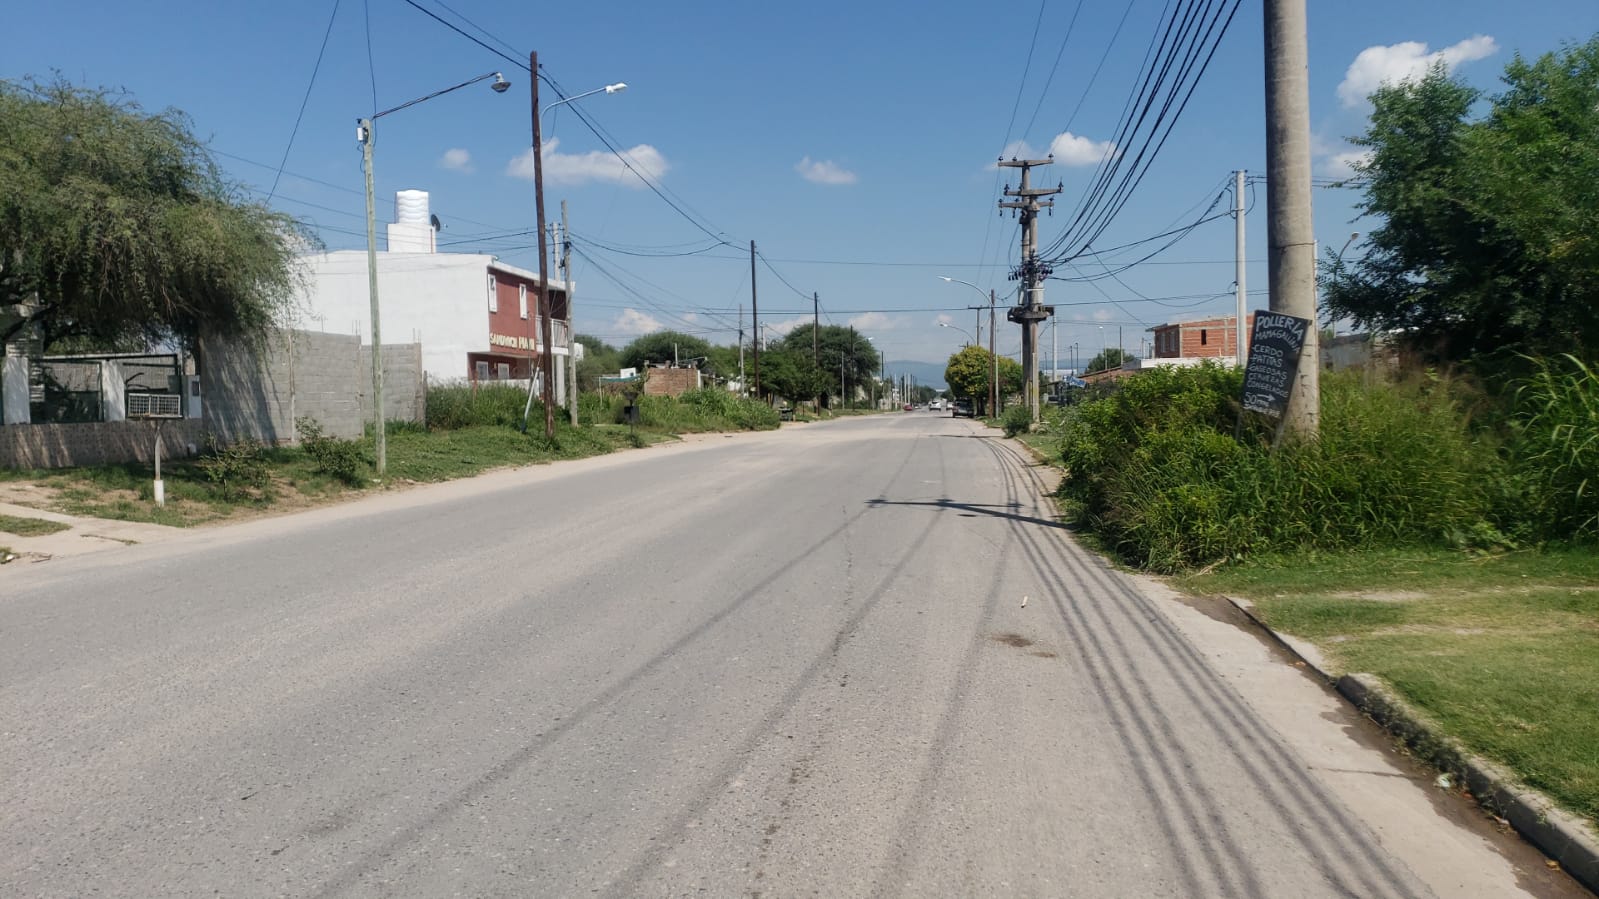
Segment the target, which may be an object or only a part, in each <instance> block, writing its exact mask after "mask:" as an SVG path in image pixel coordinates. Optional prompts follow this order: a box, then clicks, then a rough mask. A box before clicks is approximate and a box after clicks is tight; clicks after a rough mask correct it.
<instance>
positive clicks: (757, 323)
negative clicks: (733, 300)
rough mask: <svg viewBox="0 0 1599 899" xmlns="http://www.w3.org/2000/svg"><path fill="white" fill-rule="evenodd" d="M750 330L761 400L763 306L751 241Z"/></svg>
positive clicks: (756, 396)
mask: <svg viewBox="0 0 1599 899" xmlns="http://www.w3.org/2000/svg"><path fill="white" fill-rule="evenodd" d="M750 330H751V331H753V332H754V333H755V348H754V350H753V355H754V357H755V360H754V361H755V398H756V399H760V398H761V304H760V303H759V302H758V301H757V300H756V298H755V241H753V240H751V241H750Z"/></svg>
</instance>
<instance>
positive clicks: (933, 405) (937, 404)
mask: <svg viewBox="0 0 1599 899" xmlns="http://www.w3.org/2000/svg"><path fill="white" fill-rule="evenodd" d="M927 408H928V409H929V410H931V411H933V412H940V411H943V408H944V401H943V400H933V401H932V402H930V403H928V404H927Z"/></svg>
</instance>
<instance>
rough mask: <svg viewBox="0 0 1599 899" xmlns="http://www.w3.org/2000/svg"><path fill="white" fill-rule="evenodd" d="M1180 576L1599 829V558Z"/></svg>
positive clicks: (1312, 559) (1278, 567)
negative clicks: (1382, 684) (1236, 604)
mask: <svg viewBox="0 0 1599 899" xmlns="http://www.w3.org/2000/svg"><path fill="white" fill-rule="evenodd" d="M1177 583H1178V584H1179V585H1180V586H1182V587H1183V588H1184V589H1187V590H1189V591H1191V592H1198V593H1213V594H1214V593H1226V594H1231V595H1235V596H1244V597H1247V598H1249V599H1250V600H1251V601H1253V602H1254V603H1255V605H1256V608H1257V610H1258V612H1259V614H1260V615H1261V617H1262V618H1263V619H1264V620H1265V621H1266V622H1267V623H1268V624H1270V625H1271V626H1272V627H1273V628H1275V629H1277V630H1280V631H1283V632H1285V633H1290V634H1293V635H1295V636H1298V637H1302V638H1304V639H1307V640H1310V641H1311V642H1312V643H1314V644H1316V645H1317V647H1318V648H1320V649H1321V650H1322V652H1323V653H1324V654H1325V655H1326V656H1327V659H1328V662H1329V663H1330V664H1331V665H1333V666H1334V668H1335V669H1336V673H1339V674H1343V673H1348V672H1355V671H1361V672H1366V673H1369V674H1373V675H1376V676H1377V677H1380V678H1382V679H1383V680H1384V681H1386V682H1387V683H1388V684H1389V685H1390V686H1392V687H1393V688H1394V689H1395V690H1396V691H1397V692H1398V693H1399V694H1400V695H1401V696H1403V697H1404V698H1405V699H1407V700H1409V701H1410V702H1411V703H1412V704H1414V705H1415V706H1416V707H1417V708H1418V709H1420V710H1421V711H1422V712H1424V713H1425V714H1426V715H1428V716H1429V717H1430V718H1431V719H1432V720H1433V721H1434V722H1435V723H1436V724H1437V725H1438V727H1439V728H1441V729H1442V730H1443V731H1444V732H1445V733H1446V734H1448V735H1449V736H1451V737H1453V738H1455V739H1456V740H1458V741H1459V742H1460V743H1461V745H1463V746H1465V747H1466V748H1467V749H1469V750H1471V751H1472V752H1475V753H1477V754H1479V755H1482V756H1483V757H1485V758H1488V759H1491V760H1493V761H1495V762H1498V763H1499V764H1501V765H1503V766H1504V767H1506V768H1507V769H1509V770H1510V771H1511V772H1513V773H1514V774H1515V775H1516V776H1517V777H1519V778H1520V779H1521V780H1522V781H1523V782H1525V783H1526V784H1528V785H1529V786H1532V787H1535V788H1537V789H1539V790H1541V791H1543V792H1544V793H1546V794H1548V795H1549V796H1550V797H1551V798H1553V799H1554V800H1555V801H1556V802H1557V803H1559V804H1560V805H1561V806H1562V807H1564V808H1565V809H1567V810H1568V811H1571V812H1573V813H1575V814H1578V815H1581V816H1583V817H1584V818H1586V819H1587V820H1588V821H1589V822H1590V823H1599V714H1595V712H1594V710H1595V709H1599V554H1595V553H1593V552H1591V551H1582V550H1567V551H1557V552H1547V553H1535V552H1519V553H1507V554H1501V555H1487V556H1483V555H1467V554H1464V553H1459V552H1450V551H1446V550H1380V551H1371V552H1363V553H1354V554H1349V555H1320V556H1292V557H1288V556H1278V557H1262V558H1259V559H1256V560H1254V561H1252V562H1249V563H1246V564H1242V565H1237V566H1233V567H1229V568H1225V569H1220V570H1217V571H1214V572H1210V573H1206V574H1196V575H1189V576H1185V577H1181V578H1178V579H1177Z"/></svg>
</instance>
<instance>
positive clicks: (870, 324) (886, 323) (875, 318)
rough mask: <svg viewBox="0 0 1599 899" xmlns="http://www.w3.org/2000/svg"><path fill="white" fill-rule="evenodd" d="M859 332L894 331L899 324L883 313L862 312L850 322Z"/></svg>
mask: <svg viewBox="0 0 1599 899" xmlns="http://www.w3.org/2000/svg"><path fill="white" fill-rule="evenodd" d="M848 323H849V325H850V327H852V328H854V329H855V330H857V331H892V330H893V329H895V328H896V327H898V326H899V323H898V322H897V321H895V320H894V319H892V318H889V317H888V316H886V315H884V314H883V313H881V312H862V313H861V314H860V315H857V316H854V317H852V318H850V319H849V320H848Z"/></svg>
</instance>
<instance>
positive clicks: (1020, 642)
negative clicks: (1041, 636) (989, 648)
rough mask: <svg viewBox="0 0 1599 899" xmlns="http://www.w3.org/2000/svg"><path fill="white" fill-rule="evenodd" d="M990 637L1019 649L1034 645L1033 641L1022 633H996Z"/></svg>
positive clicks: (996, 641)
mask: <svg viewBox="0 0 1599 899" xmlns="http://www.w3.org/2000/svg"><path fill="white" fill-rule="evenodd" d="M989 639H990V640H993V641H994V642H995V643H1003V644H1005V645H1006V646H1014V647H1016V648H1017V649H1026V648H1027V647H1029V646H1032V645H1033V641H1031V640H1029V639H1027V638H1026V637H1023V636H1022V635H1021V634H994V635H993V636H992V637H989Z"/></svg>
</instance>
